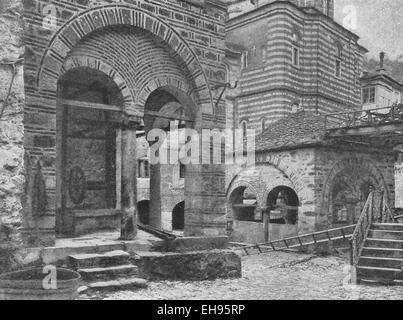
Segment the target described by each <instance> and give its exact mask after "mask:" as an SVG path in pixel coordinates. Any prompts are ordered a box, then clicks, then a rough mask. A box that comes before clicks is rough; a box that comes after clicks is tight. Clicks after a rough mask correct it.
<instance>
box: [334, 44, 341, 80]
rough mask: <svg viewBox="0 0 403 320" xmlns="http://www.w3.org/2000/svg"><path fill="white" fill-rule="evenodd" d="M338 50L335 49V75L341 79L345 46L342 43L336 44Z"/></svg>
mask: <svg viewBox="0 0 403 320" xmlns="http://www.w3.org/2000/svg"><path fill="white" fill-rule="evenodd" d="M335 46H336V49H335V63H334V66H335V70H334V74H335V76H336V78H341V71H342V70H341V67H342V57H343V45H342V44H341V43H340V42H338V41H337V42H336V43H335Z"/></svg>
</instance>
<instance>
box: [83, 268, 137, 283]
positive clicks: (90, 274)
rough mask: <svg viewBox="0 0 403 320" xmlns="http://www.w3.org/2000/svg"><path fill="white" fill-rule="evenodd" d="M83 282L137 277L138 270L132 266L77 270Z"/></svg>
mask: <svg viewBox="0 0 403 320" xmlns="http://www.w3.org/2000/svg"><path fill="white" fill-rule="evenodd" d="M77 271H78V273H80V274H81V276H82V278H83V280H84V281H100V280H112V279H118V278H123V277H133V276H136V275H138V268H137V267H136V266H134V265H132V264H128V265H120V266H112V267H104V268H102V267H97V268H84V269H78V270H77Z"/></svg>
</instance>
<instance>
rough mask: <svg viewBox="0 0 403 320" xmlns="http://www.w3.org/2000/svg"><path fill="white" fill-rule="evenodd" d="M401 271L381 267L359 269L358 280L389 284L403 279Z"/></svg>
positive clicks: (360, 267) (362, 267)
mask: <svg viewBox="0 0 403 320" xmlns="http://www.w3.org/2000/svg"><path fill="white" fill-rule="evenodd" d="M401 273H402V270H401V269H393V268H381V267H365V266H358V267H357V278H358V279H359V281H360V282H361V280H372V281H374V282H378V283H383V284H388V283H391V282H393V281H394V280H400V279H401Z"/></svg>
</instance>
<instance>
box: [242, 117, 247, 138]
mask: <svg viewBox="0 0 403 320" xmlns="http://www.w3.org/2000/svg"><path fill="white" fill-rule="evenodd" d="M241 128H242V137H243V138H244V139H246V138H247V136H248V123H247V122H246V120H243V121H242V122H241Z"/></svg>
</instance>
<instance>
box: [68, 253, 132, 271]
mask: <svg viewBox="0 0 403 320" xmlns="http://www.w3.org/2000/svg"><path fill="white" fill-rule="evenodd" d="M68 259H69V264H70V265H71V266H72V267H73V268H74V269H82V268H90V267H107V266H111V265H122V264H128V263H130V261H129V259H130V254H129V253H128V252H125V251H121V250H116V251H110V252H105V253H90V254H77V255H71V256H69V257H68Z"/></svg>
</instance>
